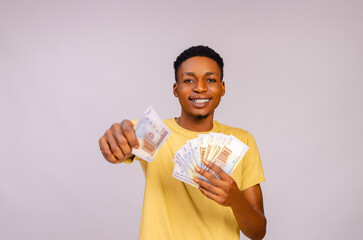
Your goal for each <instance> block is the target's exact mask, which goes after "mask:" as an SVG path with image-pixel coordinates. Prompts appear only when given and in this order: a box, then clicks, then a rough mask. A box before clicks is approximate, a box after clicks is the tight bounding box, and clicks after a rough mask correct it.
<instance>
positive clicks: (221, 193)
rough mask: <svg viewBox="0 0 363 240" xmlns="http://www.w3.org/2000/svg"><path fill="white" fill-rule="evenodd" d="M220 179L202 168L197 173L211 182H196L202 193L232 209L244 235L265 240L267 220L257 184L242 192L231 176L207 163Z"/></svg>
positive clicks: (197, 180)
mask: <svg viewBox="0 0 363 240" xmlns="http://www.w3.org/2000/svg"><path fill="white" fill-rule="evenodd" d="M205 165H206V166H208V168H210V169H212V170H213V171H214V172H215V173H216V174H217V175H218V176H220V179H218V178H217V177H215V176H214V175H213V174H211V173H209V172H208V171H205V170H203V169H200V168H196V171H197V172H198V173H199V174H201V175H202V176H204V177H205V178H207V179H208V180H209V181H211V182H212V183H213V184H214V186H213V185H212V184H209V183H207V182H205V181H203V180H201V179H199V178H194V181H195V182H196V183H198V184H199V185H200V187H199V189H200V191H201V192H202V193H203V194H204V195H205V196H206V197H208V198H210V199H212V200H213V201H215V202H217V203H219V204H220V205H222V206H228V207H231V208H232V211H233V214H234V216H235V218H236V220H237V222H238V225H239V228H240V229H241V231H242V232H243V234H244V235H245V236H246V237H248V238H250V239H263V237H264V236H265V234H266V223H267V221H266V218H265V215H264V210H263V200H262V191H261V188H260V185H259V184H257V185H255V186H253V187H250V188H248V189H246V190H244V191H241V190H240V189H239V188H238V186H237V184H236V182H235V181H234V180H233V178H232V177H231V176H229V175H228V174H227V173H225V172H224V171H223V170H222V169H221V168H220V167H218V166H217V165H215V164H213V163H210V162H205Z"/></svg>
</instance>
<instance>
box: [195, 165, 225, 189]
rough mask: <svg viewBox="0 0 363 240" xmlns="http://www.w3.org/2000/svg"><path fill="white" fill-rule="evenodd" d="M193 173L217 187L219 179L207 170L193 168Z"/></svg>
mask: <svg viewBox="0 0 363 240" xmlns="http://www.w3.org/2000/svg"><path fill="white" fill-rule="evenodd" d="M195 171H196V172H197V173H199V174H200V175H202V176H203V177H205V178H206V179H208V180H209V181H211V182H212V183H213V184H214V185H216V186H219V185H220V182H221V180H220V179H219V178H217V177H216V176H214V175H213V174H212V173H211V172H210V171H208V170H204V169H202V168H199V167H197V168H195Z"/></svg>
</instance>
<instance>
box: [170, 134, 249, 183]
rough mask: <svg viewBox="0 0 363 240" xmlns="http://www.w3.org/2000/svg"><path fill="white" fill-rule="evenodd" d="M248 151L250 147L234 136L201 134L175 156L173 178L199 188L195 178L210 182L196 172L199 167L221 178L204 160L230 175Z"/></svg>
mask: <svg viewBox="0 0 363 240" xmlns="http://www.w3.org/2000/svg"><path fill="white" fill-rule="evenodd" d="M247 151H248V146H247V145H246V144H245V143H243V142H242V141H240V140H239V139H238V138H236V137H235V136H233V135H226V134H223V133H213V132H210V133H209V134H199V135H198V138H195V139H191V140H188V141H187V142H186V144H185V145H183V146H181V147H180V149H179V150H178V151H177V152H176V153H175V155H174V162H175V166H174V171H173V177H175V178H177V179H179V180H180V181H182V182H185V183H188V184H190V185H192V186H198V185H197V184H196V183H195V182H194V181H193V178H194V177H198V178H201V179H202V180H204V181H207V182H209V181H208V180H207V179H206V178H204V177H203V176H201V175H200V174H198V173H196V172H195V168H196V167H199V168H201V169H204V170H205V171H208V172H210V173H211V174H213V175H214V176H216V177H218V178H219V176H218V175H217V174H216V173H214V171H212V170H211V169H209V168H208V167H207V166H205V165H204V164H203V161H204V160H208V161H210V162H211V163H214V164H216V165H217V166H219V167H220V168H222V170H223V171H224V172H226V173H227V174H228V175H230V174H231V173H232V172H233V170H234V169H235V168H236V167H237V165H238V164H239V163H240V162H241V161H242V159H243V157H244V155H245V154H246V152H247Z"/></svg>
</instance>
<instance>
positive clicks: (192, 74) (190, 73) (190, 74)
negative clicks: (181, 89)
mask: <svg viewBox="0 0 363 240" xmlns="http://www.w3.org/2000/svg"><path fill="white" fill-rule="evenodd" d="M182 75H188V76H191V77H195V73H193V72H184V73H183V74H182ZM205 75H206V76H210V75H217V73H215V72H206V73H205Z"/></svg>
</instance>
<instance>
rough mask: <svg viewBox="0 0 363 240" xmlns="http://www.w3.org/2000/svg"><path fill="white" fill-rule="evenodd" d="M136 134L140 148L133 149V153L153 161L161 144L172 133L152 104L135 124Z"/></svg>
mask: <svg viewBox="0 0 363 240" xmlns="http://www.w3.org/2000/svg"><path fill="white" fill-rule="evenodd" d="M135 134H136V137H137V140H138V141H139V145H140V146H139V148H138V149H135V148H133V149H132V154H134V155H135V156H137V157H139V158H142V159H144V160H145V161H148V162H151V161H152V160H153V159H154V157H155V155H156V153H157V151H158V150H159V149H160V147H161V145H162V144H163V143H164V141H165V140H166V139H167V138H168V136H169V135H170V130H169V129H168V128H167V127H166V125H165V124H164V123H163V121H162V120H161V119H160V118H159V116H158V115H157V113H156V112H155V110H154V109H153V107H152V106H150V107H148V108H147V109H146V111H145V112H144V114H143V116H142V117H141V118H140V119H139V121H138V122H137V123H136V125H135Z"/></svg>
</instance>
